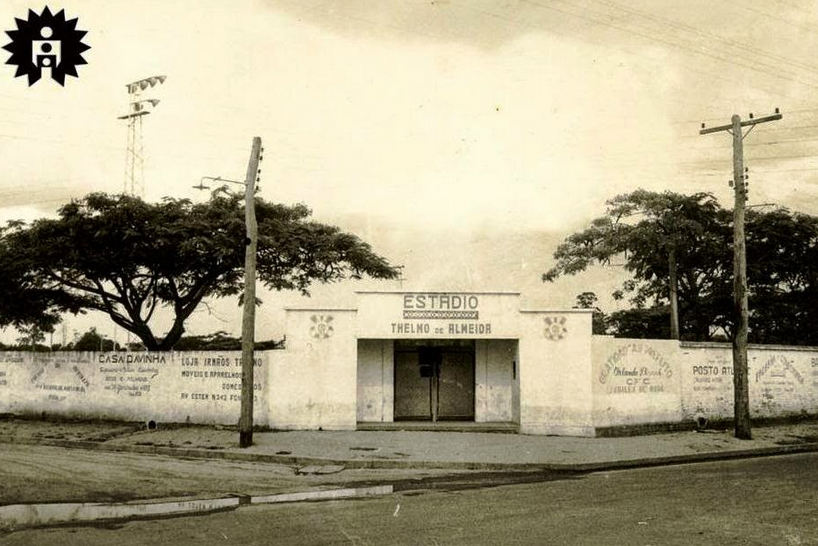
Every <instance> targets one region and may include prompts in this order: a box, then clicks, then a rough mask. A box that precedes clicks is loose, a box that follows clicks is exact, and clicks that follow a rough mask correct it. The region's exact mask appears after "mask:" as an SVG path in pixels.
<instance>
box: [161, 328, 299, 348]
mask: <svg viewBox="0 0 818 546" xmlns="http://www.w3.org/2000/svg"><path fill="white" fill-rule="evenodd" d="M254 347H255V349H256V350H257V351H268V350H273V349H283V348H284V340H267V341H257V342H256V343H255V344H254ZM174 350H176V351H240V350H241V338H240V337H233V336H231V335H230V334H228V333H227V332H225V331H223V330H219V331H218V332H213V333H212V334H205V335H200V336H182V337H181V339H179V341H178V342H177V343H176V345H175V346H174Z"/></svg>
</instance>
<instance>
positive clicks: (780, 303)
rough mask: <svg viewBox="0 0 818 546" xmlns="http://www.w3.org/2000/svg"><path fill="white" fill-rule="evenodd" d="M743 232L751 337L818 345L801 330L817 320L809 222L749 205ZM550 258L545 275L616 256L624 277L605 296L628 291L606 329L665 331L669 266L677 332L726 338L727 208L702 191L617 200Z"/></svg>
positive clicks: (815, 250) (817, 279)
mask: <svg viewBox="0 0 818 546" xmlns="http://www.w3.org/2000/svg"><path fill="white" fill-rule="evenodd" d="M746 232H747V256H748V260H747V263H748V281H749V294H750V339H751V341H754V342H764V343H787V344H798V345H803V344H818V333H816V332H813V331H811V330H812V329H811V328H809V326H808V325H809V324H810V323H811V321H814V320H816V319H818V308H817V307H816V304H818V269H816V266H815V265H813V264H818V261H816V260H817V259H818V218H815V217H813V216H809V215H805V214H799V213H793V212H790V211H788V210H786V209H775V210H770V211H764V210H758V209H756V210H753V209H751V210H749V211H748V213H747V228H746ZM554 258H555V259H556V264H555V265H554V266H553V267H552V268H551V269H550V270H548V271H547V272H546V273H545V274H544V275H543V280H545V281H552V280H554V279H556V278H557V277H559V276H561V275H573V274H577V273H579V272H581V271H584V270H586V269H587V268H588V267H589V266H591V265H594V264H607V263H610V262H611V261H612V260H613V259H621V260H623V265H624V268H625V269H626V270H627V271H628V272H629V273H630V274H631V278H630V279H628V280H626V281H625V282H624V283H623V286H622V288H621V289H620V290H617V291H615V292H614V293H613V294H612V296H613V297H614V298H615V299H624V298H626V297H628V298H629V300H630V304H631V306H632V307H631V308H630V309H624V310H620V311H616V312H614V313H612V314H611V315H608V316H607V317H605V326H606V328H607V330H608V331H610V332H611V333H614V334H616V335H622V336H627V337H670V336H671V332H670V327H669V322H670V317H671V316H672V313H673V311H672V301H671V295H672V289H673V284H674V283H673V282H672V280H671V279H672V274H671V273H672V270H673V267H674V266H675V278H676V283H675V288H676V290H677V297H678V317H679V327H680V334H681V336H680V337H681V338H682V339H688V340H710V339H714V336H715V337H716V338H718V336H722V335H724V334H727V335H731V334H732V326H733V316H732V313H733V306H732V276H733V269H732V268H733V263H732V214H731V212H730V211H727V210H724V209H722V208H721V207H720V206H719V205H718V203H717V202H716V200H715V198H714V197H713V196H712V195H710V194H707V193H697V194H693V195H681V194H677V193H672V192H663V193H655V192H648V191H645V190H638V191H635V192H632V193H629V194H625V195H620V196H617V197H616V198H614V199H611V200H610V201H608V208H607V210H606V213H605V214H604V215H603V216H601V217H599V218H596V219H594V220H593V221H592V222H591V223H590V225H589V226H588V227H587V228H585V229H583V230H581V231H579V232H577V233H574V234H571V235H570V236H568V237H567V238H566V240H565V241H564V242H563V243H562V244H561V245H560V246H559V247H558V248H557V251H556V252H555V253H554ZM672 262H675V263H672ZM586 299H587V297H586Z"/></svg>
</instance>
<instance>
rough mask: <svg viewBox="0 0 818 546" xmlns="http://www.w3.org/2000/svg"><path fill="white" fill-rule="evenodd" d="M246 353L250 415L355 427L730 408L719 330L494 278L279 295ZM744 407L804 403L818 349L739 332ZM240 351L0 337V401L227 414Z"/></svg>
mask: <svg viewBox="0 0 818 546" xmlns="http://www.w3.org/2000/svg"><path fill="white" fill-rule="evenodd" d="M286 333H287V344H286V345H287V347H286V350H279V351H266V352H257V353H256V362H255V367H254V392H255V396H254V400H255V407H254V415H255V422H256V423H257V424H259V425H266V426H269V427H271V428H274V429H313V430H315V429H323V430H354V429H355V428H358V427H363V426H365V427H367V428H372V427H378V426H383V427H386V428H388V427H390V426H391V427H400V426H401V422H402V421H425V422H427V423H428V425H429V426H431V427H434V426H437V424H438V423H441V422H445V421H452V420H453V421H458V422H464V421H467V422H473V423H496V424H502V425H504V426H505V427H506V428H508V427H509V426H511V427H512V428H515V429H517V430H519V432H521V433H524V434H558V435H573V436H592V435H598V434H607V433H610V432H611V431H612V430H613V431H615V430H617V429H621V428H622V427H639V426H660V427H661V426H662V425H668V424H678V423H685V422H687V423H693V422H695V421H697V420H698V419H700V418H704V419H708V420H711V421H713V420H725V419H730V418H731V417H732V411H733V407H732V406H733V397H732V357H731V352H730V346H729V344H713V343H704V344H702V343H679V342H677V341H672V340H643V339H616V338H613V337H609V336H592V335H591V313H590V312H588V311H584V310H576V309H571V310H531V309H521V308H520V295H519V294H518V293H509V292H492V293H489V292H480V293H451V292H362V293H359V294H358V305H357V306H356V307H354V308H318V307H316V308H310V309H289V310H288V311H287V325H286ZM749 372H750V402H751V413H752V414H753V416H754V417H764V418H776V417H788V416H798V415H803V414H810V415H815V414H818V349H815V348H799V347H774V346H766V347H764V346H751V348H750V351H749ZM240 399H241V353H240V352H238V351H234V352H196V353H194V352H190V353H178V352H174V353H62V352H57V353H13V352H6V353H0V413H14V414H33V415H42V414H46V415H62V416H67V417H86V418H89V417H90V418H110V419H123V420H135V421H148V420H154V421H156V422H191V423H219V424H235V423H236V422H237V421H238V415H239V406H240Z"/></svg>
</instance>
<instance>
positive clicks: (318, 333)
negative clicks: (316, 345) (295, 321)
mask: <svg viewBox="0 0 818 546" xmlns="http://www.w3.org/2000/svg"><path fill="white" fill-rule="evenodd" d="M310 320H311V321H312V326H310V336H312V337H314V338H315V339H327V338H328V337H332V334H334V333H335V328H333V326H332V320H333V319H332V315H313V316H311V317H310Z"/></svg>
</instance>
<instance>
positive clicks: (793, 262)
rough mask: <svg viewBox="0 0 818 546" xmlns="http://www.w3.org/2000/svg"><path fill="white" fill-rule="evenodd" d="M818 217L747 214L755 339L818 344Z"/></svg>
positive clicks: (774, 212) (785, 212)
mask: <svg viewBox="0 0 818 546" xmlns="http://www.w3.org/2000/svg"><path fill="white" fill-rule="evenodd" d="M816 264H818V218H816V217H814V216H810V215H807V214H801V213H793V212H790V211H788V210H786V209H777V210H772V211H768V212H763V213H762V212H760V211H756V210H752V209H751V210H750V211H748V214H747V277H748V280H749V287H750V291H749V300H750V336H749V337H750V340H751V341H752V342H755V343H781V344H798V345H818V331H816V329H815V327H814V325H815V324H816V321H818V266H816Z"/></svg>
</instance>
